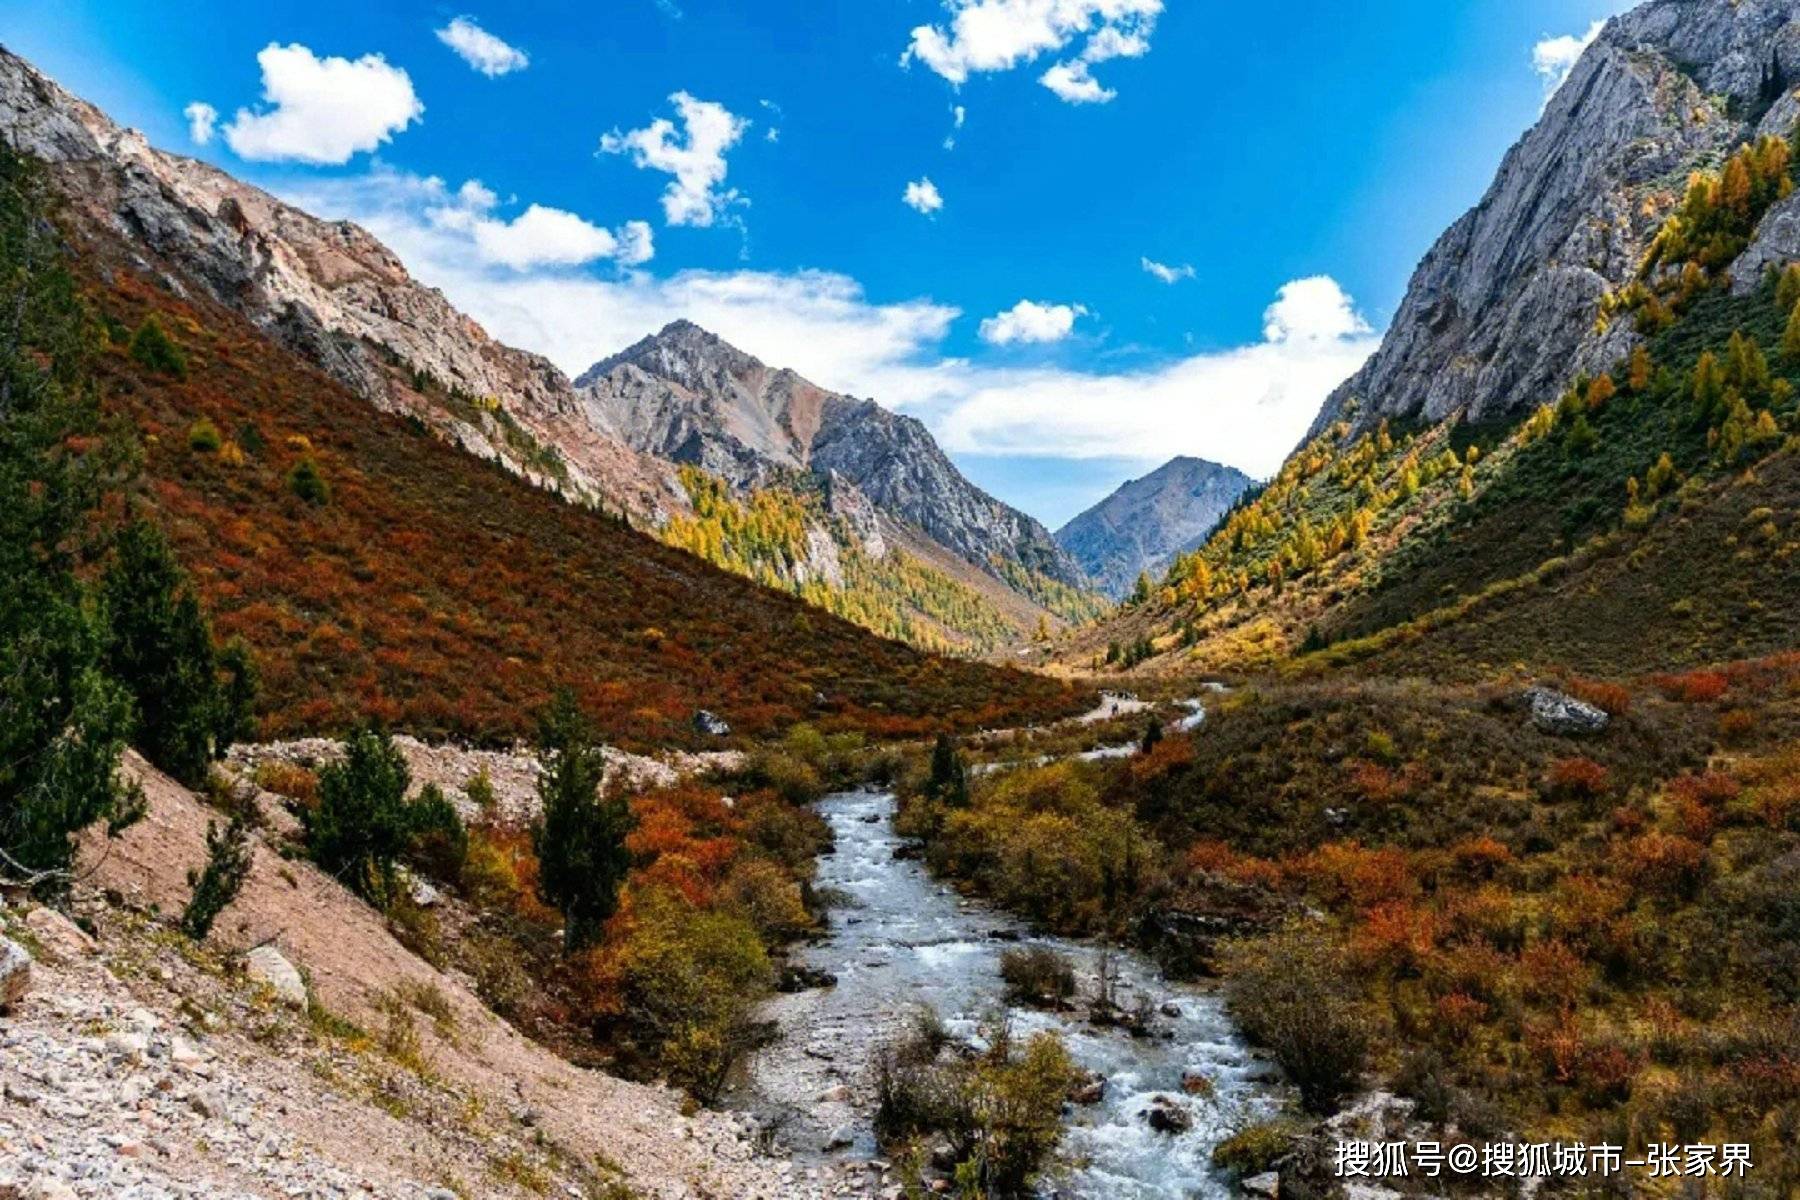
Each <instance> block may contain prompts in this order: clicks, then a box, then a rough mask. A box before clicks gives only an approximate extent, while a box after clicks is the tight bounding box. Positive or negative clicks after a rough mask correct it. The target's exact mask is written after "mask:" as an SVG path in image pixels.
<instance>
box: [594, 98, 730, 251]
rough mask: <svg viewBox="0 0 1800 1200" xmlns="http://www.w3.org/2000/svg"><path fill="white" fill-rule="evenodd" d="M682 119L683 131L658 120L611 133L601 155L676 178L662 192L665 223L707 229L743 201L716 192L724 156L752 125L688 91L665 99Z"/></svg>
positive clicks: (722, 178)
mask: <svg viewBox="0 0 1800 1200" xmlns="http://www.w3.org/2000/svg"><path fill="white" fill-rule="evenodd" d="M669 99H670V101H671V102H672V103H673V104H674V105H675V111H676V112H677V114H679V116H680V117H681V123H682V126H683V129H684V133H683V134H681V135H677V133H676V131H675V124H674V122H672V121H670V120H668V119H667V118H666V117H658V118H656V119H655V120H654V121H652V122H650V124H649V125H647V126H645V127H644V128H643V129H634V130H632V131H630V132H629V133H620V132H619V131H618V130H616V129H615V130H613V131H612V132H611V133H609V134H607V135H606V136H605V137H603V138H601V139H600V151H601V153H603V154H630V155H631V160H632V162H634V163H636V164H637V165H638V166H639V167H640V168H643V169H644V170H649V171H661V172H663V173H664V174H667V175H671V176H673V177H674V178H673V179H672V180H671V181H670V183H669V186H668V187H667V188H666V189H664V191H663V199H662V205H663V219H664V220H665V221H666V222H667V223H668V224H670V225H700V226H706V225H711V224H712V223H713V221H714V220H715V219H717V218H718V217H719V216H720V215H721V214H722V213H723V212H724V211H725V209H726V208H728V207H729V206H731V205H732V204H735V203H740V202H743V198H742V197H741V196H739V195H738V193H737V192H736V191H735V190H731V191H720V190H718V189H719V188H720V185H722V184H723V183H724V182H725V152H726V151H727V150H729V149H731V147H732V146H734V145H736V144H737V142H738V140H739V139H740V138H742V137H743V136H744V131H745V130H747V129H748V128H749V127H750V122H749V121H747V120H745V119H744V118H742V117H739V116H735V115H733V114H732V113H731V112H730V111H729V110H728V109H726V107H725V106H724V105H722V104H717V103H714V102H713V101H710V100H697V99H695V98H694V97H693V96H691V95H689V94H688V93H687V92H676V93H675V94H674V95H672V96H670V97H669Z"/></svg>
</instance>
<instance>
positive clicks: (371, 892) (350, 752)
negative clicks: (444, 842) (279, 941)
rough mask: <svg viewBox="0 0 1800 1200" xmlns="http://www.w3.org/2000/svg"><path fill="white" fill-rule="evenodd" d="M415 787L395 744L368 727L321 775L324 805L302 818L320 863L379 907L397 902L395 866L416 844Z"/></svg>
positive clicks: (313, 850) (351, 888) (309, 847)
mask: <svg viewBox="0 0 1800 1200" xmlns="http://www.w3.org/2000/svg"><path fill="white" fill-rule="evenodd" d="M411 782H412V774H411V772H409V771H408V770H407V768H406V760H405V759H404V758H402V757H401V756H400V751H399V750H397V749H395V747H394V743H393V740H392V739H391V738H389V737H388V735H387V734H386V733H384V732H382V731H381V730H379V729H376V728H374V727H373V726H368V727H365V728H363V729H361V730H358V731H357V732H356V733H355V734H353V735H351V737H350V740H349V741H348V742H347V743H346V744H345V746H344V757H343V759H342V760H341V761H339V762H335V763H332V764H330V765H329V766H327V767H326V768H325V769H324V770H322V771H320V772H319V801H318V803H317V804H315V805H314V806H313V807H312V808H309V809H306V810H305V811H304V812H303V813H302V814H301V823H302V824H303V825H304V826H305V828H306V845H307V849H308V851H309V852H310V853H311V854H312V856H313V858H314V860H315V861H317V862H318V864H319V865H320V866H322V867H324V868H325V869H326V870H327V871H329V872H330V873H331V874H332V875H334V876H336V877H337V879H338V880H339V881H340V882H342V883H343V884H344V886H346V887H348V888H349V889H350V890H351V891H353V892H355V893H356V894H357V895H359V896H361V897H363V898H364V899H365V900H368V901H370V902H371V903H374V904H377V905H386V904H387V902H388V901H389V900H390V899H392V897H393V895H394V884H395V871H394V867H395V864H396V863H398V862H399V859H400V856H401V855H402V854H404V853H405V852H406V849H407V846H408V845H410V844H411V840H412V832H413V813H412V806H411V805H410V804H408V803H407V799H406V789H407V787H408V785H410V784H411Z"/></svg>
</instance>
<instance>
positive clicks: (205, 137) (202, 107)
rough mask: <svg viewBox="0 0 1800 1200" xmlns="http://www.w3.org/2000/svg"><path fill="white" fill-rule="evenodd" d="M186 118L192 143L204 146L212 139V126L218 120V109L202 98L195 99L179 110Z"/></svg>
mask: <svg viewBox="0 0 1800 1200" xmlns="http://www.w3.org/2000/svg"><path fill="white" fill-rule="evenodd" d="M181 115H182V116H184V117H186V118H187V123H188V137H189V138H191V139H192V140H193V143H194V145H196V146H204V145H206V144H207V143H208V142H210V141H212V139H213V126H215V125H217V124H218V122H219V110H218V109H216V108H214V107H213V106H212V105H210V104H208V103H206V102H205V101H204V100H196V101H194V102H193V103H192V104H190V105H188V106H187V107H186V108H184V109H182V110H181Z"/></svg>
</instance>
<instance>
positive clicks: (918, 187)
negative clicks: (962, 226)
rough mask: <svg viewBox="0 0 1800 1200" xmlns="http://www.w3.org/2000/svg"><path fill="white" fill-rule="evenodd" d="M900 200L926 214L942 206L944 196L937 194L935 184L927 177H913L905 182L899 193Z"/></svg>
mask: <svg viewBox="0 0 1800 1200" xmlns="http://www.w3.org/2000/svg"><path fill="white" fill-rule="evenodd" d="M900 201H901V203H903V204H905V205H906V206H907V207H908V208H912V209H916V210H917V211H919V212H922V213H926V214H928V215H929V214H931V213H934V212H936V211H937V210H938V209H940V208H942V207H944V198H943V196H941V195H939V194H938V190H937V184H935V183H933V182H931V180H930V178H929V177H925V178H920V179H915V180H913V181H912V182H911V183H909V184H907V185H906V190H905V191H904V192H902V193H900Z"/></svg>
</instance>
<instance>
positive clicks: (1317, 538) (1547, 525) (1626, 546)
mask: <svg viewBox="0 0 1800 1200" xmlns="http://www.w3.org/2000/svg"><path fill="white" fill-rule="evenodd" d="M1796 79H1800V2H1797V0H1741V2H1734V3H1727V2H1725V0H1650V3H1647V4H1644V5H1642V6H1640V7H1638V8H1637V9H1634V10H1633V11H1631V12H1629V13H1627V14H1625V15H1623V16H1619V17H1615V18H1614V19H1612V20H1611V21H1609V22H1608V23H1607V24H1606V25H1605V27H1604V28H1603V29H1602V31H1601V32H1600V34H1599V35H1598V37H1597V38H1596V39H1595V40H1594V42H1593V43H1592V44H1591V45H1590V46H1589V47H1588V49H1587V50H1586V51H1585V52H1584V53H1583V54H1582V56H1581V58H1580V60H1579V62H1578V63H1577V64H1576V66H1575V68H1574V70H1573V71H1572V72H1571V73H1570V75H1569V77H1568V78H1567V80H1566V81H1565V82H1564V83H1563V84H1562V86H1561V87H1560V88H1559V89H1558V90H1557V91H1556V93H1555V94H1554V95H1553V96H1552V97H1551V98H1550V100H1549V102H1548V103H1547V104H1546V106H1545V109H1544V111H1543V113H1542V115H1541V116H1540V118H1539V119H1538V121H1537V122H1536V124H1535V125H1534V126H1533V127H1532V128H1531V129H1530V130H1529V131H1527V132H1526V133H1525V135H1524V136H1523V137H1522V138H1521V139H1520V140H1519V142H1518V143H1517V144H1516V145H1515V146H1514V147H1513V148H1512V149H1511V150H1510V151H1509V152H1508V153H1507V154H1506V156H1505V157H1504V159H1503V161H1502V162H1501V164H1500V167H1499V170H1498V172H1497V174H1496V176H1495V179H1494V181H1493V184H1492V185H1491V186H1490V188H1489V189H1488V191H1487V193H1486V194H1485V195H1484V196H1483V198H1482V199H1481V201H1480V202H1479V203H1478V204H1477V205H1476V206H1475V207H1474V208H1473V209H1472V210H1470V211H1469V212H1468V213H1467V214H1465V215H1464V216H1463V217H1462V218H1460V219H1459V220H1458V221H1457V222H1456V223H1455V224H1454V225H1452V226H1451V227H1450V229H1449V230H1448V231H1446V232H1445V233H1444V235H1443V236H1442V237H1441V238H1439V239H1438V241H1437V243H1436V244H1435V245H1434V246H1433V247H1432V248H1431V249H1430V251H1429V252H1428V253H1427V254H1426V255H1425V257H1424V259H1423V260H1422V262H1421V263H1420V265H1419V267H1418V269H1417V271H1416V272H1415V273H1414V276H1413V278H1412V281H1411V283H1410V285H1409V288H1408V291H1407V295H1406V299H1405V301H1404V302H1403V304H1402V305H1401V307H1400V310H1399V312H1398V313H1397V314H1396V317H1395V320H1394V322H1393V324H1392V326H1391V327H1390V328H1389V330H1388V332H1387V334H1386V336H1385V338H1384V340H1383V343H1382V346H1381V348H1380V349H1379V351H1378V352H1377V353H1376V354H1375V355H1374V356H1373V357H1372V358H1371V359H1370V360H1369V361H1368V363H1367V364H1365V366H1364V367H1363V368H1362V369H1360V370H1359V371H1358V372H1357V373H1356V374H1355V375H1354V376H1352V377H1351V378H1350V379H1349V380H1347V381H1346V382H1345V383H1344V384H1343V385H1342V386H1341V387H1340V388H1338V389H1337V390H1336V391H1335V392H1334V393H1333V394H1332V395H1331V396H1330V398H1329V399H1328V400H1327V401H1326V402H1325V404H1324V406H1323V408H1322V410H1321V412H1320V414H1319V416H1318V418H1317V420H1316V421H1315V423H1314V425H1313V428H1312V431H1311V433H1310V434H1309V436H1308V437H1307V439H1306V440H1305V442H1304V443H1303V444H1302V445H1301V446H1300V447H1299V448H1298V449H1297V450H1296V451H1295V452H1294V453H1293V454H1292V455H1291V456H1290V457H1289V459H1288V460H1287V462H1286V463H1284V464H1283V466H1282V468H1281V469H1280V471H1278V472H1277V474H1276V475H1275V477H1274V478H1273V479H1271V480H1270V481H1269V483H1268V484H1267V485H1266V486H1265V487H1264V488H1263V489H1262V490H1261V491H1260V492H1259V493H1258V494H1257V495H1256V496H1255V498H1254V499H1252V500H1249V501H1247V502H1245V503H1243V504H1242V505H1240V506H1239V507H1238V508H1237V509H1236V510H1234V511H1233V512H1232V513H1231V514H1230V516H1229V517H1228V518H1227V519H1226V520H1225V521H1224V522H1223V523H1222V524H1221V525H1220V526H1219V528H1218V529H1217V530H1215V531H1214V533H1213V534H1212V535H1211V536H1210V537H1208V538H1207V539H1206V541H1205V542H1204V543H1203V544H1201V545H1200V546H1198V547H1196V548H1195V549H1193V550H1192V551H1189V552H1187V553H1183V554H1180V555H1178V556H1177V557H1176V558H1175V561H1174V562H1173V564H1172V565H1171V567H1170V569H1169V571H1168V572H1167V575H1166V577H1165V579H1164V581H1163V582H1164V585H1165V586H1164V587H1163V588H1161V589H1159V593H1158V595H1157V597H1155V598H1153V601H1152V602H1151V603H1148V604H1142V605H1136V606H1133V607H1132V608H1131V609H1130V610H1129V611H1127V612H1124V613H1122V614H1121V615H1120V616H1118V617H1117V618H1116V619H1114V620H1112V621H1109V622H1107V623H1105V624H1104V625H1102V626H1100V627H1097V628H1094V629H1091V630H1086V631H1081V632H1079V633H1077V634H1076V635H1075V636H1073V637H1071V638H1069V639H1067V640H1066V641H1065V642H1064V643H1063V644H1062V645H1061V646H1059V647H1058V649H1057V653H1058V654H1059V655H1060V656H1061V657H1062V658H1063V660H1064V661H1066V662H1069V663H1072V664H1086V665H1090V666H1091V665H1093V664H1095V663H1097V662H1102V661H1111V662H1113V663H1115V664H1117V665H1120V666H1122V667H1124V669H1128V670H1129V669H1136V667H1137V664H1140V663H1147V664H1148V665H1147V666H1145V667H1144V668H1143V669H1146V670H1158V669H1174V668H1176V667H1177V666H1181V667H1186V668H1191V667H1192V666H1194V665H1202V666H1210V667H1213V668H1217V669H1232V668H1237V669H1241V668H1245V667H1261V666H1268V665H1272V664H1275V663H1279V662H1284V661H1286V660H1289V659H1292V658H1296V657H1297V658H1299V659H1300V660H1301V661H1302V662H1304V663H1308V664H1310V665H1311V666H1313V667H1316V668H1318V669H1335V668H1342V667H1349V666H1352V665H1354V666H1356V668H1357V669H1358V670H1359V671H1370V670H1381V669H1391V670H1394V671H1400V672H1419V671H1423V672H1425V673H1427V674H1432V675H1434V676H1437V677H1441V678H1465V677H1466V678H1477V679H1478V678H1483V677H1485V673H1487V672H1490V671H1492V670H1493V669H1494V668H1495V665H1496V664H1512V665H1513V666H1515V667H1518V666H1523V667H1527V668H1529V667H1532V666H1536V667H1538V668H1542V669H1548V668H1550V667H1555V668H1557V669H1559V670H1575V671H1585V672H1595V673H1601V674H1616V673H1621V672H1655V671H1662V670H1666V669H1669V668H1671V667H1673V666H1678V665H1697V664H1702V663H1707V662H1717V661H1721V660H1727V659H1738V658H1744V657H1749V656H1753V655H1756V654H1762V653H1773V652H1777V651H1782V650H1786V649H1788V648H1790V647H1791V646H1792V644H1793V639H1794V637H1795V636H1796V634H1797V632H1800V631H1797V630H1796V628H1795V627H1794V622H1793V620H1792V619H1791V618H1790V615H1789V614H1788V613H1787V611H1786V609H1785V608H1782V606H1778V605H1771V604H1770V603H1769V602H1768V599H1767V598H1768V597H1772V596H1779V595H1788V594H1791V593H1792V590H1793V589H1794V587H1796V586H1800V567H1796V565H1795V555H1794V553H1793V550H1794V549H1795V547H1796V543H1795V540H1794V539H1795V536H1796V531H1795V530H1794V529H1793V528H1792V527H1791V525H1790V523H1789V522H1787V521H1786V519H1785V518H1784V517H1782V516H1780V514H1785V513H1791V512H1792V511H1794V508H1795V505H1796V503H1800V469H1797V461H1796V456H1797V455H1800V438H1797V437H1796V436H1795V434H1796V433H1800V412H1797V410H1796V404H1795V400H1794V397H1795V395H1796V392H1797V391H1800V318H1796V317H1794V315H1793V314H1794V312H1795V310H1796V297H1800V266H1797V265H1796V264H1797V262H1800V190H1797V189H1796V183H1797V172H1796V165H1795V164H1796V155H1795V152H1794V146H1795V139H1796V135H1797V130H1800V94H1796V92H1795V90H1794V86H1793V84H1794V82H1795V80H1796ZM1171 597H1172V599H1171ZM1790 607H1791V606H1790ZM1777 608H1781V611H1780V612H1777V611H1776V609H1777Z"/></svg>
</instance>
